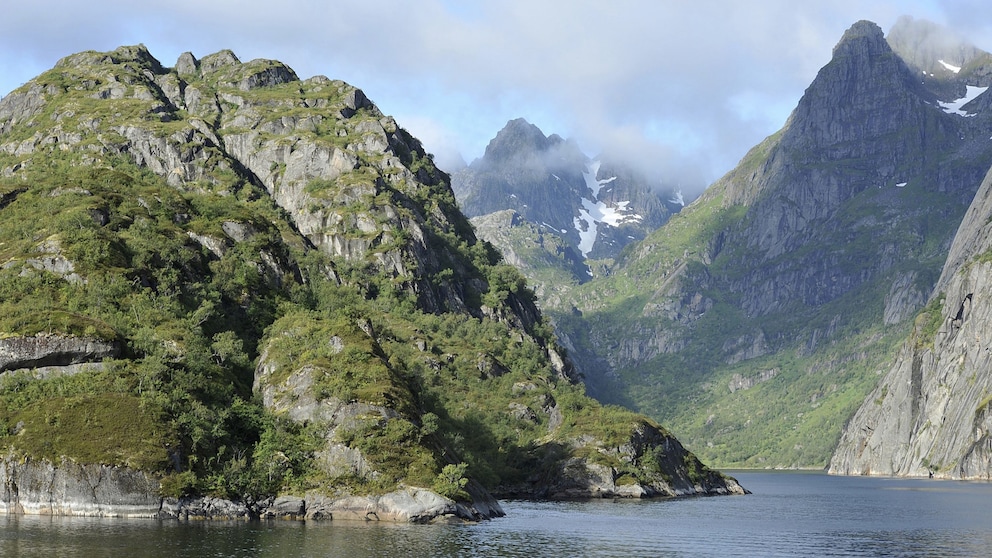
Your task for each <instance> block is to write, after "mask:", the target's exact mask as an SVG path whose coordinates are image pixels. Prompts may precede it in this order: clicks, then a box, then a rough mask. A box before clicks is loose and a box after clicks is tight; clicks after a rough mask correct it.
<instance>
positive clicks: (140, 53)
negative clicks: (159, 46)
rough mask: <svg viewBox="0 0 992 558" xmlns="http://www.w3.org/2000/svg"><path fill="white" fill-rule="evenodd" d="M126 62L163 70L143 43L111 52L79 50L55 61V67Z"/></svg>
mask: <svg viewBox="0 0 992 558" xmlns="http://www.w3.org/2000/svg"><path fill="white" fill-rule="evenodd" d="M126 62H137V63H138V64H140V65H141V66H142V67H145V68H147V69H149V70H151V71H152V72H154V73H162V71H163V68H162V64H161V62H159V61H158V59H157V58H155V57H154V56H152V53H151V52H149V51H148V48H146V47H145V45H143V44H138V45H131V46H121V47H118V48H117V49H115V50H113V51H111V52H97V51H94V50H87V51H84V52H77V53H76V54H70V55H69V56H65V57H63V58H61V59H60V60H59V61H58V62H56V63H55V67H56V68H65V67H80V66H104V65H110V64H123V63H126Z"/></svg>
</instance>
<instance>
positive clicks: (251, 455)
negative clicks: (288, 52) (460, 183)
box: [0, 46, 742, 522]
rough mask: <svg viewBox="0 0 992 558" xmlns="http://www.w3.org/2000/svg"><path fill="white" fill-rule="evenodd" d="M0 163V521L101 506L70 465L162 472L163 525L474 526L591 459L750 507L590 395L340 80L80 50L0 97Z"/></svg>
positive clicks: (432, 174) (219, 57)
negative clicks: (317, 521) (39, 482)
mask: <svg viewBox="0 0 992 558" xmlns="http://www.w3.org/2000/svg"><path fill="white" fill-rule="evenodd" d="M0 175H3V177H4V178H3V180H2V181H0V262H2V264H0V372H2V374H0V447H2V448H3V449H4V451H5V452H6V455H7V456H8V457H6V458H5V459H4V460H3V462H4V463H5V464H6V466H7V469H6V471H7V472H8V473H9V474H8V475H7V477H5V479H6V480H5V481H4V482H5V484H4V486H5V487H6V492H5V495H4V499H3V503H4V505H5V506H7V509H8V510H13V511H17V510H21V511H30V510H38V511H39V513H43V512H44V511H43V508H44V507H43V506H42V507H39V506H36V505H34V504H30V505H29V502H33V501H35V500H38V501H41V500H43V499H44V498H46V497H50V498H51V499H55V500H57V502H56V503H53V504H52V505H51V506H49V507H48V508H44V509H48V510H49V511H48V512H44V513H71V512H72V510H74V509H76V506H82V507H81V508H79V509H84V508H85V509H87V510H93V513H96V514H111V515H112V514H114V513H115V512H114V511H113V509H112V508H113V503H112V502H105V501H104V500H106V498H104V497H102V496H100V497H97V498H96V503H95V504H94V503H93V502H90V501H89V500H86V501H85V502H83V501H76V500H78V498H77V497H76V495H78V494H80V493H86V494H89V492H87V490H88V489H87V487H86V486H84V485H83V484H82V483H83V480H84V478H89V475H90V473H89V472H86V471H88V469H87V470H85V471H83V472H82V473H79V471H75V470H72V471H69V470H68V467H69V465H68V464H77V463H78V464H80V466H82V467H84V468H85V467H90V466H93V467H112V468H114V471H127V474H122V475H117V474H116V473H115V474H114V475H109V476H107V477H106V478H107V479H108V480H107V482H108V483H110V484H114V483H118V484H119V483H120V482H125V481H123V480H121V481H120V482H118V480H114V479H124V478H130V477H128V475H130V474H131V473H134V474H136V475H143V476H142V478H144V479H146V480H147V479H154V480H155V481H157V482H159V486H158V487H157V489H156V490H157V492H156V494H157V497H158V498H159V499H160V500H161V501H160V506H161V510H160V512H159V513H160V514H164V515H165V516H169V517H177V516H179V517H196V516H207V517H211V516H212V517H245V516H252V517H256V516H294V517H295V516H305V517H310V518H318V517H323V518H327V517H338V518H341V517H352V518H359V517H360V518H365V519H376V518H378V519H393V520H401V521H418V522H419V521H428V520H431V519H432V518H435V517H441V518H462V519H479V518H484V517H493V516H497V515H500V514H501V513H502V511H501V510H500V509H499V506H498V504H496V503H495V501H494V500H493V498H492V496H491V495H490V492H489V491H490V490H500V489H501V487H505V486H513V487H514V490H515V491H517V493H518V494H520V495H531V496H534V495H537V494H544V493H545V492H546V490H545V487H546V486H547V485H549V484H551V485H553V484H554V483H556V482H558V481H559V480H560V479H569V482H577V483H580V484H581V483H582V482H586V484H585V485H583V486H586V493H587V494H599V493H600V489H599V488H596V487H597V486H598V485H597V484H596V483H593V482H592V481H589V479H590V478H591V477H588V476H587V477H583V476H581V475H580V474H579V473H578V472H581V471H586V470H587V468H588V467H592V466H593V465H596V466H600V467H602V466H605V467H606V468H607V469H608V470H609V471H614V470H615V474H614V473H611V476H610V478H611V481H615V480H618V479H622V480H620V481H619V484H621V485H623V486H625V487H627V486H632V485H638V486H644V487H646V488H645V489H644V491H643V492H640V493H637V494H635V493H634V492H636V491H631V490H630V489H629V488H625V489H624V491H623V493H622V494H620V495H627V496H631V495H642V496H643V495H652V494H669V493H672V494H687V493H714V494H716V493H728V492H735V493H740V492H742V489H741V488H740V487H739V486H738V485H737V484H736V482H734V481H733V480H732V479H724V478H723V477H722V476H721V475H719V474H717V473H713V472H711V471H709V470H708V469H705V467H703V466H702V465H701V464H700V463H699V462H698V460H696V459H695V457H694V456H692V454H689V453H687V452H685V451H684V450H682V449H681V446H677V447H676V446H675V445H672V443H673V441H672V440H671V439H670V437H669V436H668V435H667V434H664V435H662V434H661V433H662V432H663V431H662V430H661V429H660V427H658V426H657V425H656V424H654V423H651V422H650V421H646V419H644V418H643V417H637V416H636V415H633V414H631V413H626V412H620V411H618V410H614V409H609V408H604V407H602V406H600V405H598V404H596V403H595V402H594V401H592V400H590V399H588V398H586V397H585V396H584V395H582V393H581V392H582V388H581V386H580V385H579V384H577V383H576V380H575V375H574V369H573V367H572V365H571V363H570V362H569V361H568V360H567V359H565V358H564V357H563V356H562V354H561V352H560V349H559V348H558V345H557V343H556V341H555V340H554V338H553V336H552V335H551V330H550V327H549V326H548V325H547V324H546V323H545V321H544V319H543V317H542V316H541V314H540V312H539V311H538V310H537V307H536V305H535V297H534V295H533V293H532V292H531V291H530V290H529V289H528V288H527V287H526V283H525V281H524V279H523V278H522V277H521V276H520V274H519V273H518V272H517V271H516V270H515V269H514V268H512V267H511V266H509V265H507V264H505V263H504V262H502V260H501V259H500V258H499V256H498V253H497V252H496V250H495V249H494V248H493V247H492V246H490V245H488V244H485V243H482V242H479V241H478V240H477V239H476V238H475V235H474V233H473V231H472V228H471V226H470V224H469V222H468V220H467V219H466V218H465V217H464V216H463V215H462V214H461V213H460V212H459V211H458V209H457V207H456V205H455V198H454V195H453V193H452V190H451V187H450V185H449V179H448V177H447V175H445V174H444V173H443V172H441V171H439V170H438V169H437V168H436V167H435V166H434V165H433V162H432V161H431V159H430V157H429V156H428V155H427V154H426V153H425V152H424V150H423V148H422V147H421V145H420V143H419V142H418V141H417V140H416V139H414V138H412V137H411V136H410V135H409V134H408V133H407V132H406V131H404V130H403V129H402V128H400V127H399V126H397V124H396V123H395V122H394V121H393V120H392V119H391V118H389V117H387V116H384V115H383V114H382V113H381V112H379V110H378V109H377V108H376V107H375V105H374V104H373V103H372V102H371V101H369V100H368V99H367V98H366V97H365V96H364V94H362V92H361V91H360V90H358V89H356V88H354V87H352V86H349V85H347V84H345V83H343V82H340V81H332V80H329V79H327V78H324V77H320V76H318V77H314V78H310V79H306V80H300V79H299V78H298V77H297V76H296V74H295V73H294V72H293V71H292V69H290V68H289V67H287V66H285V65H284V64H282V63H279V62H276V61H270V60H253V61H250V62H247V63H242V62H241V61H240V60H238V58H237V57H236V56H235V55H234V53H232V52H230V51H221V52H218V53H216V54H212V55H209V56H206V57H204V58H203V59H202V60H197V59H196V57H194V56H193V55H192V54H190V53H185V54H183V55H182V56H180V58H179V60H178V61H177V62H176V66H175V67H174V68H165V67H163V66H162V65H161V64H160V63H159V62H158V61H157V60H155V58H154V57H152V56H151V54H150V53H148V51H147V50H146V49H145V48H144V47H141V46H138V47H122V48H120V49H117V50H115V51H113V52H109V53H96V52H85V53H80V54H76V55H72V56H68V57H66V58H64V59H62V60H60V61H59V63H58V64H57V65H56V67H55V68H53V69H52V70H50V71H48V72H45V73H44V74H42V75H40V76H38V77H37V78H36V79H34V80H32V81H30V82H29V83H27V84H25V85H24V86H23V87H21V88H19V89H18V90H17V91H15V92H13V93H11V94H10V95H8V96H7V97H5V98H4V99H3V100H2V101H0ZM255 395H257V398H256V397H255ZM645 425H647V426H648V427H650V428H652V429H654V430H655V431H657V432H658V433H659V434H658V437H655V438H650V440H651V442H650V443H645V444H637V445H636V447H637V448H638V449H637V451H634V452H633V453H631V452H627V453H623V455H620V454H616V455H614V454H613V453H610V448H618V447H621V446H624V445H625V444H628V443H629V442H630V441H631V440H632V439H634V438H637V437H638V436H641V432H642V431H643V430H644V428H646V427H645ZM663 442H664V443H665V444H666V447H670V448H671V451H670V454H668V455H670V457H671V459H673V460H674V461H670V462H669V461H664V462H663V463H662V466H659V462H658V459H657V455H656V454H655V453H654V452H653V449H654V447H655V446H654V445H653V444H661V443H663ZM25 463H28V464H30V466H25V465H24V464H25ZM565 463H569V464H570V466H569V468H567V470H566V468H565V467H564V464H565ZM46 464H47V465H46ZM36 466H37V467H41V468H42V469H44V468H45V467H48V468H50V469H53V470H54V471H55V473H53V474H54V475H56V476H58V475H62V477H59V478H63V477H64V478H65V479H68V480H66V483H67V484H73V483H74V486H73V487H70V488H69V489H65V490H61V489H60V490H58V491H54V492H52V491H49V492H44V491H42V492H37V493H36V491H35V492H33V491H32V490H33V488H30V487H29V486H27V485H26V484H25V483H29V484H30V483H32V482H33V481H32V480H31V479H33V478H34V475H35V473H34V472H32V471H35V469H37V467H36ZM672 466H677V467H678V470H672V469H670V467H672ZM32 467H34V468H32ZM38 470H39V471H40V470H41V469H38ZM597 471H599V472H602V471H601V470H599V469H597ZM39 474H41V473H39ZM115 475H116V476H115ZM666 478H672V479H682V478H688V479H689V484H690V485H691V486H690V485H687V484H686V483H675V484H673V485H672V486H673V488H672V490H670V491H666V490H664V489H663V487H665V486H668V485H667V484H666V483H667V482H668V481H666ZM521 487H525V488H521ZM652 487H653V488H652ZM106 488H107V489H108V490H109V492H107V494H110V493H114V491H113V490H110V488H109V485H108V487H106ZM118 488H120V490H118V492H127V491H126V490H124V487H118ZM102 489H103V488H101V490H102ZM90 492H92V491H90ZM138 492H141V493H142V494H144V495H145V496H148V494H147V493H146V492H144V489H142V490H141V491H138ZM605 493H608V494H613V492H609V491H607V492H605ZM100 494H102V492H101V493H100ZM569 494H570V495H574V494H575V492H570V493H569ZM98 496H99V495H98ZM145 496H142V498H144V497H145ZM32 506H34V507H32ZM87 506H88V507H87ZM93 506H96V507H93ZM107 506H109V507H107ZM87 513H89V512H87ZM120 513H122V514H125V515H126V514H129V513H131V512H128V511H127V510H126V509H123V508H122V510H121V511H120ZM142 513H143V512H142Z"/></svg>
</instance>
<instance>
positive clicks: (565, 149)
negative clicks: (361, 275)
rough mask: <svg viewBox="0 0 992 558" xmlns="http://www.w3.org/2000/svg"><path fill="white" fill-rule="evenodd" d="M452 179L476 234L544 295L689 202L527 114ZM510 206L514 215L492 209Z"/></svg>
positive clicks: (584, 277)
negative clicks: (591, 153) (587, 150)
mask: <svg viewBox="0 0 992 558" xmlns="http://www.w3.org/2000/svg"><path fill="white" fill-rule="evenodd" d="M452 189H453V190H454V192H455V197H456V198H457V200H458V204H459V207H461V209H462V211H463V212H464V213H465V215H467V216H469V217H470V218H472V222H473V225H475V227H476V229H477V231H478V232H479V234H480V236H481V237H482V238H484V239H486V240H488V241H490V242H492V243H493V244H495V245H496V246H497V247H498V248H500V250H501V252H502V253H503V254H504V255H509V256H510V259H511V260H512V261H513V262H514V263H515V265H518V267H520V268H521V270H522V271H523V273H524V275H526V276H527V278H528V279H529V280H530V281H531V283H532V284H534V285H535V288H536V290H537V291H538V293H539V295H540V296H541V298H544V297H545V296H557V295H558V294H559V293H560V292H561V291H562V289H563V288H564V287H567V286H569V285H574V284H579V283H583V282H585V281H588V280H589V279H590V278H591V277H592V276H594V275H595V274H596V273H597V272H599V271H600V270H601V268H602V265H600V264H598V263H597V261H599V260H603V261H605V262H607V263H609V262H611V261H612V260H613V259H614V258H616V256H617V255H619V254H620V252H621V251H622V250H623V248H624V247H625V246H627V245H628V244H630V243H631V242H635V241H637V240H641V239H643V238H644V237H645V236H646V235H647V234H648V233H649V232H651V231H653V230H655V229H657V228H658V227H659V226H661V225H662V224H663V223H664V222H665V221H667V220H668V218H669V217H670V216H671V214H672V213H674V212H677V211H678V210H679V209H681V207H682V204H683V202H682V201H681V199H680V198H679V197H678V194H677V193H676V192H674V191H672V190H671V189H665V188H662V187H661V185H660V184H652V181H651V180H650V179H649V178H648V177H647V176H645V175H644V174H643V173H641V172H639V171H637V170H635V169H633V168H631V167H630V166H629V165H626V164H623V163H621V162H619V161H617V160H614V159H610V158H607V157H602V158H600V159H596V160H593V159H590V158H589V157H587V156H586V155H585V154H584V153H582V151H581V150H580V149H579V147H578V146H577V145H576V144H575V143H574V142H571V141H567V140H564V139H562V138H561V137H559V136H558V135H555V134H553V135H551V136H545V135H544V133H543V132H542V131H541V130H540V129H539V128H538V127H537V126H535V125H533V124H531V123H529V122H527V121H526V120H524V119H522V118H518V119H515V120H511V121H509V122H508V123H507V124H506V126H505V127H504V128H503V129H502V130H500V131H499V132H498V133H497V134H496V137H495V138H493V139H492V141H490V142H489V145H488V146H487V147H486V152H485V155H483V157H482V158H480V159H477V160H475V161H473V162H472V164H471V165H469V166H468V167H466V168H463V169H460V170H459V171H457V172H455V173H454V174H453V175H452ZM505 210H510V211H513V212H514V215H515V216H511V217H508V218H504V217H496V216H495V215H496V214H497V213H499V212H501V211H505ZM517 227H524V229H518V230H513V229H514V228H517Z"/></svg>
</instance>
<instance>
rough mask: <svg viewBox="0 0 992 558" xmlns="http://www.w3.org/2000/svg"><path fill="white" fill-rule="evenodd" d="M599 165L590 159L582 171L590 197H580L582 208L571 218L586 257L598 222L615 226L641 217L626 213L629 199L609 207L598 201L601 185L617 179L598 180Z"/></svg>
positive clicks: (594, 238)
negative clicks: (584, 170)
mask: <svg viewBox="0 0 992 558" xmlns="http://www.w3.org/2000/svg"><path fill="white" fill-rule="evenodd" d="M599 166H600V162H599V161H592V162H590V163H589V165H588V166H587V167H586V172H583V173H582V177H583V178H584V179H585V181H586V186H587V187H588V188H589V189H590V190H592V199H591V200H590V199H588V198H582V209H579V216H578V217H575V218H574V219H573V220H572V221H573V223H574V224H575V230H576V231H577V232H578V233H579V251H580V252H582V256H583V257H588V255H589V252H591V251H592V247H593V245H594V244H595V243H596V236H597V234H598V232H599V230H598V228H599V224H600V223H605V224H607V225H610V226H612V227H616V226H619V225H621V224H623V223H627V222H630V221H640V220H641V219H642V217H641V216H640V215H638V214H636V213H628V211H630V210H629V209H628V207H627V206H629V205H630V202H629V201H621V202H617V204H616V207H610V206H609V205H607V204H606V203H604V202H601V201H599V192H600V190H602V188H603V186H604V185H606V184H609V183H611V182H613V181H614V180H616V179H617V177H615V176H613V177H610V178H606V179H603V180H599V178H598V177H597V176H598V174H599Z"/></svg>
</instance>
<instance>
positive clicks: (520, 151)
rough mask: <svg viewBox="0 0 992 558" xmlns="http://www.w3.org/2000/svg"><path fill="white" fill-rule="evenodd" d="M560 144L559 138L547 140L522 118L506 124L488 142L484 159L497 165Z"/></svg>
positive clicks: (536, 128)
mask: <svg viewBox="0 0 992 558" xmlns="http://www.w3.org/2000/svg"><path fill="white" fill-rule="evenodd" d="M556 140H557V141H556ZM561 142H562V140H561V138H560V137H558V136H554V137H553V138H549V137H547V136H545V135H544V132H542V131H541V129H540V128H538V127H537V126H535V125H533V124H531V123H530V122H527V121H526V120H524V119H523V118H516V119H513V120H510V121H509V122H507V123H506V126H504V127H503V129H502V130H500V131H499V132H498V133H497V134H496V137H494V138H493V139H492V140H490V141H489V145H487V146H486V153H485V157H484V159H485V160H486V161H487V162H489V163H497V164H498V163H499V162H505V161H510V160H512V159H514V158H515V157H529V156H532V155H533V154H535V153H544V152H546V151H547V150H548V149H550V148H551V147H553V146H554V145H557V144H559V143H561Z"/></svg>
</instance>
